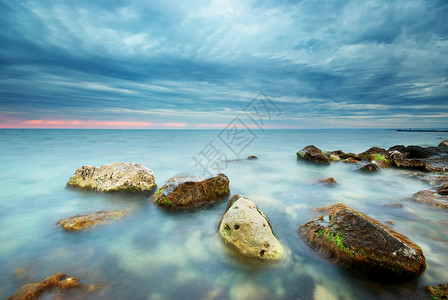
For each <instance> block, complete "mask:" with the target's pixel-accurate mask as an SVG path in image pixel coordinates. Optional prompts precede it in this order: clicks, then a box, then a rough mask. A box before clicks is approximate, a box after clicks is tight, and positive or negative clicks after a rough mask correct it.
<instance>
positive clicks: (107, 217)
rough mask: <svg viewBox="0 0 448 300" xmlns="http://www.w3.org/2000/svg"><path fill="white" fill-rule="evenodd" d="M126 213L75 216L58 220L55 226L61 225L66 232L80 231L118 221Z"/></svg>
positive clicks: (104, 212)
mask: <svg viewBox="0 0 448 300" xmlns="http://www.w3.org/2000/svg"><path fill="white" fill-rule="evenodd" d="M126 213H128V211H127V210H120V211H99V212H95V213H92V214H88V215H76V216H73V217H70V218H67V219H63V220H60V221H59V222H58V223H57V225H61V227H62V228H64V230H66V231H80V230H83V229H86V228H88V227H94V226H97V225H104V224H107V223H110V222H113V221H115V220H118V219H120V218H121V217H122V216H124V215H125V214H126Z"/></svg>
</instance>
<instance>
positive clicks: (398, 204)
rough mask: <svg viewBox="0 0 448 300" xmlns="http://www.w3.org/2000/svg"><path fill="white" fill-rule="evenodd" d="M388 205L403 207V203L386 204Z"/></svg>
mask: <svg viewBox="0 0 448 300" xmlns="http://www.w3.org/2000/svg"><path fill="white" fill-rule="evenodd" d="M384 206H386V207H403V203H391V204H386V205H384Z"/></svg>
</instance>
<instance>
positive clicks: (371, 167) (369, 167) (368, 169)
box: [358, 163, 380, 173]
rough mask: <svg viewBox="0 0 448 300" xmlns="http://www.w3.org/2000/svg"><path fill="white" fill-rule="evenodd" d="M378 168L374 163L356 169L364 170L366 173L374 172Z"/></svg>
mask: <svg viewBox="0 0 448 300" xmlns="http://www.w3.org/2000/svg"><path fill="white" fill-rule="evenodd" d="M379 170H380V168H379V167H378V166H377V165H376V164H372V163H370V164H367V165H365V166H362V167H361V168H359V169H358V171H361V172H366V173H376V172H378V171H379Z"/></svg>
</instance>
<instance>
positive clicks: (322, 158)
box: [297, 145, 330, 165]
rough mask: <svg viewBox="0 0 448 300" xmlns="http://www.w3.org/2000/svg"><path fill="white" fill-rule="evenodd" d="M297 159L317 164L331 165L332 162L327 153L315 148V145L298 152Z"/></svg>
mask: <svg viewBox="0 0 448 300" xmlns="http://www.w3.org/2000/svg"><path fill="white" fill-rule="evenodd" d="M297 159H303V160H306V161H310V162H313V163H316V164H321V165H329V164H330V160H329V159H328V157H327V155H326V154H325V152H323V151H322V150H320V149H319V148H317V147H315V146H314V145H309V146H306V147H305V148H303V149H302V150H300V151H298V152H297Z"/></svg>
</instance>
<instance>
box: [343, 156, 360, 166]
mask: <svg viewBox="0 0 448 300" xmlns="http://www.w3.org/2000/svg"><path fill="white" fill-rule="evenodd" d="M342 162H343V163H346V164H360V163H361V162H360V161H359V160H356V159H354V158H353V157H349V158H346V159H344V160H343V161H342Z"/></svg>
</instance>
